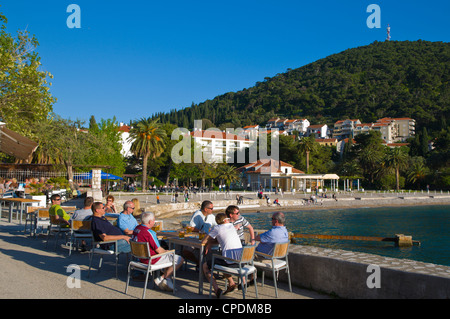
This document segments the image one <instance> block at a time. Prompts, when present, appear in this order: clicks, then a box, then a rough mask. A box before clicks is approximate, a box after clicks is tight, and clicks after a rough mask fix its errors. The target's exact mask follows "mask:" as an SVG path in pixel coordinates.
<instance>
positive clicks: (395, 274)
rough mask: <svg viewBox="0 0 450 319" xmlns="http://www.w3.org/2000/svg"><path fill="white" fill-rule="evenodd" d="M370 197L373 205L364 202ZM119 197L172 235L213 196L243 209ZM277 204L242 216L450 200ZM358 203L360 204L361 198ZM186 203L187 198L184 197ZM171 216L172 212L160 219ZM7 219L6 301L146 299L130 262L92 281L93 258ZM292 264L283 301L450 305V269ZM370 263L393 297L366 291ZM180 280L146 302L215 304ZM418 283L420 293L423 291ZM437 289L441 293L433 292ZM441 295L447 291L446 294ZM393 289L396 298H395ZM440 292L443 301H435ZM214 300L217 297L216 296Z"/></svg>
mask: <svg viewBox="0 0 450 319" xmlns="http://www.w3.org/2000/svg"><path fill="white" fill-rule="evenodd" d="M233 195H234V196H233ZM358 195H359V196H358ZM364 195H365V196H366V197H367V199H362V198H361V197H364ZM114 196H115V198H116V204H117V205H118V209H119V211H121V209H120V208H121V205H122V204H123V202H124V201H125V200H127V199H131V198H134V197H138V198H139V199H140V202H141V207H144V208H145V210H151V211H154V212H155V213H157V214H158V215H159V218H161V219H163V220H164V222H165V228H166V229H169V228H177V227H179V225H180V220H186V219H187V218H188V215H187V214H191V213H192V212H193V210H192V209H193V208H195V207H196V205H197V206H198V205H199V203H200V202H201V201H200V199H201V200H204V199H209V198H207V197H211V200H212V201H213V202H214V204H215V207H216V208H218V209H216V210H215V212H217V211H220V210H221V209H224V208H225V207H226V206H227V205H230V204H235V203H236V201H235V199H234V198H235V194H230V195H225V194H210V195H208V194H207V195H205V194H203V195H202V196H201V198H200V195H196V196H197V197H199V198H197V197H195V196H194V197H191V199H190V201H189V203H178V204H177V203H170V201H171V196H170V195H162V196H161V195H160V200H161V202H162V203H161V204H160V205H156V199H155V196H154V195H142V194H141V195H140V194H139V193H121V194H114ZM221 196H223V198H221ZM226 196H228V198H226ZM269 196H270V198H271V200H273V199H274V198H276V197H275V196H274V194H270V195H269ZM377 196H379V197H377ZM213 197H215V198H213ZM277 197H278V198H279V201H280V203H281V204H282V205H283V206H281V207H279V206H273V205H271V206H267V204H266V203H265V202H261V201H260V200H258V199H257V198H256V193H251V194H250V193H246V194H245V195H244V205H241V210H248V211H249V212H250V211H253V212H256V211H273V210H295V209H321V208H345V207H348V208H350V207H360V206H363V207H369V206H397V205H402V206H406V205H435V204H437V205H449V204H450V196H448V195H447V194H439V193H436V194H409V195H408V196H405V195H403V196H402V197H403V198H400V197H401V196H399V195H398V194H396V195H393V194H363V196H361V194H356V195H355V194H347V195H344V194H339V195H338V201H335V200H331V199H326V200H325V199H324V201H322V202H319V203H318V204H315V205H313V204H311V205H302V204H300V205H298V203H299V202H304V201H305V199H307V198H309V195H302V194H295V195H294V194H284V195H283V196H277ZM358 197H360V199H357V198H358ZM375 198H377V199H375ZM179 199H181V198H180V197H179ZM319 200H320V199H319ZM82 202H83V199H76V200H70V201H68V202H66V203H64V205H67V206H77V207H81V206H82ZM179 205H182V206H179ZM184 205H188V207H187V209H186V210H187V211H186V212H184V210H182V209H178V208H179V207H182V208H184V207H183V206H184ZM191 205H192V206H191ZM246 205H247V206H246ZM164 210H167V211H166V212H163V213H161V211H164ZM5 216H6V215H5V212H3V218H2V219H1V220H0V269H2V271H1V272H0V283H1V285H0V297H1V298H14V299H16V298H21V299H23V298H25V299H27V298H37V299H41V298H55V297H56V298H61V299H139V298H140V297H141V295H142V288H143V283H142V282H132V284H131V287H130V289H129V294H128V295H125V294H124V290H125V280H126V258H125V257H124V256H122V257H121V259H120V261H119V279H118V280H117V279H115V278H114V273H115V269H114V263H113V261H112V258H111V259H110V260H108V258H106V259H105V260H104V264H103V267H102V270H101V271H100V272H98V271H97V269H96V268H97V266H98V259H95V260H94V267H95V269H94V270H93V271H91V276H90V278H88V277H87V272H88V267H89V256H88V254H87V253H80V252H74V253H73V254H72V256H70V257H69V256H68V247H66V246H65V245H64V244H63V243H62V242H63V240H60V243H61V245H58V247H57V249H56V250H54V248H53V247H54V245H53V241H51V242H50V245H49V248H48V249H46V247H45V237H43V236H38V237H36V238H30V237H29V235H28V234H27V235H24V234H23V227H24V226H23V224H22V225H19V224H18V222H17V221H16V220H13V222H12V223H8V222H7V219H6V218H5ZM97 258H98V257H97ZM289 258H290V264H291V265H294V267H291V273H292V279H293V283H294V285H293V292H292V293H290V292H289V291H288V289H287V284H286V283H285V282H283V279H284V278H283V276H282V278H281V279H282V282H281V283H279V288H280V289H279V294H280V299H329V298H330V294H331V295H334V296H339V297H343V298H427V297H428V298H442V297H441V296H444V298H450V288H446V287H448V286H447V285H448V282H449V280H450V267H445V266H439V265H433V264H426V263H420V262H414V261H408V260H399V259H394V258H386V257H380V256H374V255H368V254H363V253H354V252H349V251H340V250H335V249H322V248H317V247H312V246H301V245H296V246H295V247H291V250H290V257H289ZM369 264H377V265H380V266H381V267H382V274H383V276H386V275H388V276H389V277H383V281H382V282H383V283H386V282H388V281H389V282H391V283H392V285H394V287H391V286H388V285H386V284H384V285H383V288H384V287H386V288H387V289H388V290H389V293H390V295H384V294H381V293H380V291H381V290H377V289H375V290H373V289H371V290H367V285H366V279H367V277H368V276H369V275H370V274H368V273H367V270H366V269H367V266H368V265H369ZM69 265H77V266H79V269H80V270H81V282H80V284H81V288H69V287H68V284H67V280H68V278H69V280H70V277H69V275H71V274H72V272H67V269H68V267H69ZM355 267H356V268H355ZM356 272H358V273H359V275H358V276H359V277H357V276H355V274H356ZM177 277H178V279H177V288H178V291H177V293H176V294H175V295H173V294H172V293H167V292H163V291H160V290H159V289H158V288H155V289H152V288H151V287H152V285H151V284H149V286H148V287H149V289H148V291H147V299H156V300H164V301H165V300H177V299H178V300H180V299H183V300H184V299H196V300H202V299H208V291H209V283H204V294H203V295H198V294H197V289H198V277H197V272H195V271H194V269H193V267H192V266H189V267H188V268H187V269H185V270H180V271H179V272H178V275H177ZM356 278H358V279H356ZM386 278H388V279H386ZM408 278H410V279H408ZM398 280H400V281H398ZM219 282H220V284H221V285H222V286H223V285H224V282H223V280H220V281H219ZM444 282H445V283H446V284H445V285H443V284H442V283H444ZM405 284H406V288H405ZM417 284H418V285H420V286H419V287H417V286H416V285H417ZM435 284H437V286H433V285H435ZM342 285H343V286H342ZM349 285H350V286H349ZM355 285H356V286H357V285H360V286H361V285H362V287H360V288H359V289H354V287H356V286H355ZM299 287H308V288H311V290H310V289H301V288H299ZM433 287H435V288H433ZM436 287H437V288H436ZM400 288H401V289H400ZM417 288H419V289H417ZM442 288H443V289H444V292H441V291H442ZM312 289H314V290H312ZM404 289H406V290H407V291H411V292H415V291H419V292H420V293H422V292H424V291H425V290H427V291H425V293H424V294H420V293H419V294H416V295H414V294H408V293H405V292H404ZM433 289H434V290H433ZM394 290H395V294H394V293H392V291H394ZM429 290H431V292H430V291H429ZM447 290H448V291H447ZM316 291H321V292H325V293H326V294H320V293H318V292H316ZM368 291H369V293H368ZM258 292H259V299H262V300H264V299H273V298H274V296H275V294H274V288H273V282H272V281H271V280H270V279H269V278H267V276H266V285H265V287H264V288H263V287H261V282H260V281H259V284H258ZM349 292H351V293H349ZM435 292H436V293H438V295H436V294H433V293H435ZM377 293H378V294H377ZM386 296H389V297H386ZM430 296H431V297H430ZM434 296H436V297H434ZM445 296H447V297H445ZM247 297H248V299H249V300H254V298H255V292H254V287H250V288H249V290H248V295H247ZM213 299H215V298H214V297H213ZM241 299H242V294H241V292H240V291H237V292H234V293H233V294H232V295H229V296H225V297H224V300H241Z"/></svg>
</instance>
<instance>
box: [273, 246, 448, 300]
mask: <svg viewBox="0 0 450 319" xmlns="http://www.w3.org/2000/svg"><path fill="white" fill-rule="evenodd" d="M288 258H289V267H290V270H291V280H292V283H293V284H294V285H298V286H301V287H304V288H308V289H313V290H315V291H319V292H323V293H327V294H331V295H335V296H337V297H340V298H349V299H449V298H450V267H448V266H442V265H435V264H431V263H424V262H419V261H414V260H408V259H396V258H391V257H384V256H378V255H371V254H367V253H361V252H352V251H345V250H339V249H329V248H319V247H315V246H303V245H291V246H290V251H289V256H288ZM280 279H281V280H283V281H286V276H285V275H284V272H282V274H280Z"/></svg>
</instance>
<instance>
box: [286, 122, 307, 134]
mask: <svg viewBox="0 0 450 319" xmlns="http://www.w3.org/2000/svg"><path fill="white" fill-rule="evenodd" d="M310 125H311V123H309V121H308V120H307V119H293V120H287V121H286V123H285V128H284V129H285V130H286V131H287V132H288V134H292V133H293V132H294V131H298V132H299V133H300V134H301V135H304V134H306V131H307V129H308V127H309V126H310Z"/></svg>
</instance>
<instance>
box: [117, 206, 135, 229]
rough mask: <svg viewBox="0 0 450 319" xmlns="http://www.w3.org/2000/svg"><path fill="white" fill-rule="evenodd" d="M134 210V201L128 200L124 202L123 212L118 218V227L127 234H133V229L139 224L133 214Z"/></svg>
mask: <svg viewBox="0 0 450 319" xmlns="http://www.w3.org/2000/svg"><path fill="white" fill-rule="evenodd" d="M133 211H134V203H133V202H132V201H131V200H128V201H126V202H125V203H124V204H123V212H121V213H120V215H119V218H117V227H119V228H120V230H121V231H122V232H123V233H124V234H125V235H129V236H131V235H133V230H134V229H135V228H136V226H137V225H138V222H137V220H136V218H134V216H133V215H132V213H133Z"/></svg>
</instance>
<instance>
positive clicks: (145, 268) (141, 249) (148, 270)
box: [125, 240, 176, 299]
mask: <svg viewBox="0 0 450 319" xmlns="http://www.w3.org/2000/svg"><path fill="white" fill-rule="evenodd" d="M130 246H131V256H132V257H134V258H137V259H146V260H148V264H145V263H142V262H140V261H133V260H131V261H130V263H129V264H128V275H127V285H126V287H125V294H126V293H127V292H128V285H129V282H130V276H131V271H132V270H138V271H141V272H143V273H145V282H144V292H143V293H142V299H144V298H145V292H146V290H147V282H148V275H149V274H152V276H153V272H154V271H159V270H161V269H165V268H168V267H171V266H172V267H173V275H172V277H173V294H175V269H176V268H175V250H168V251H166V252H164V253H162V254H157V255H153V256H151V255H150V249H149V247H148V242H136V241H133V240H130ZM164 255H172V257H173V258H172V262H167V263H161V264H156V265H152V260H153V259H155V258H159V257H161V256H164Z"/></svg>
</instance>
